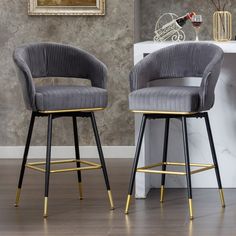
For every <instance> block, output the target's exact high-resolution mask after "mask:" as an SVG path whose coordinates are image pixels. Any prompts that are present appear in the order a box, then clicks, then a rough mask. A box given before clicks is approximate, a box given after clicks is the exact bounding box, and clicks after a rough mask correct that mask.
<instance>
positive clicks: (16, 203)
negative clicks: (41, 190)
mask: <svg viewBox="0 0 236 236" xmlns="http://www.w3.org/2000/svg"><path fill="white" fill-rule="evenodd" d="M20 192H21V189H20V188H18V189H17V191H16V201H15V205H14V206H15V207H18V206H19V201H20Z"/></svg>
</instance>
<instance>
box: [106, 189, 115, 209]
mask: <svg viewBox="0 0 236 236" xmlns="http://www.w3.org/2000/svg"><path fill="white" fill-rule="evenodd" d="M107 192H108V197H109V201H110V205H111V210H114V209H115V207H114V202H113V197H112V192H111V190H108V191H107Z"/></svg>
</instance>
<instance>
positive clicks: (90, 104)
mask: <svg viewBox="0 0 236 236" xmlns="http://www.w3.org/2000/svg"><path fill="white" fill-rule="evenodd" d="M35 105H36V109H37V110H39V111H54V110H74V109H84V108H86V109H89V108H105V107H106V106H107V91H106V90H105V89H101V88H96V87H89V86H68V85H64V86H59V85H58V86H55V85H54V86H42V87H36V93H35Z"/></svg>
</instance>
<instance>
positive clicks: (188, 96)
mask: <svg viewBox="0 0 236 236" xmlns="http://www.w3.org/2000/svg"><path fill="white" fill-rule="evenodd" d="M199 92H200V87H194V86H168V87H167V86H159V87H149V88H143V89H139V90H136V91H133V92H132V93H130V95H129V108H130V110H139V111H168V112H197V111H199V108H200V95H199Z"/></svg>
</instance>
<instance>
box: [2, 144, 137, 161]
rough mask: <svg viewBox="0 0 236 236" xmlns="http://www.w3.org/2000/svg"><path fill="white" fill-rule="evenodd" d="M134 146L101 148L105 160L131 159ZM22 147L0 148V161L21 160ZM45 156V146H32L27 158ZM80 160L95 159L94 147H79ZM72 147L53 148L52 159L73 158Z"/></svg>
mask: <svg viewBox="0 0 236 236" xmlns="http://www.w3.org/2000/svg"><path fill="white" fill-rule="evenodd" d="M134 149H135V148H134V146H103V152H104V157H105V158H133V156H134ZM23 152H24V146H0V159H2V158H4V159H13V158H22V156H23ZM45 154H46V147H45V146H32V147H30V150H29V158H44V157H45ZM80 154H81V158H97V157H98V152H97V147H96V146H81V147H80ZM74 157H75V151H74V147H73V146H53V147H52V158H58V159H62V158H65V159H66V158H74Z"/></svg>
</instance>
